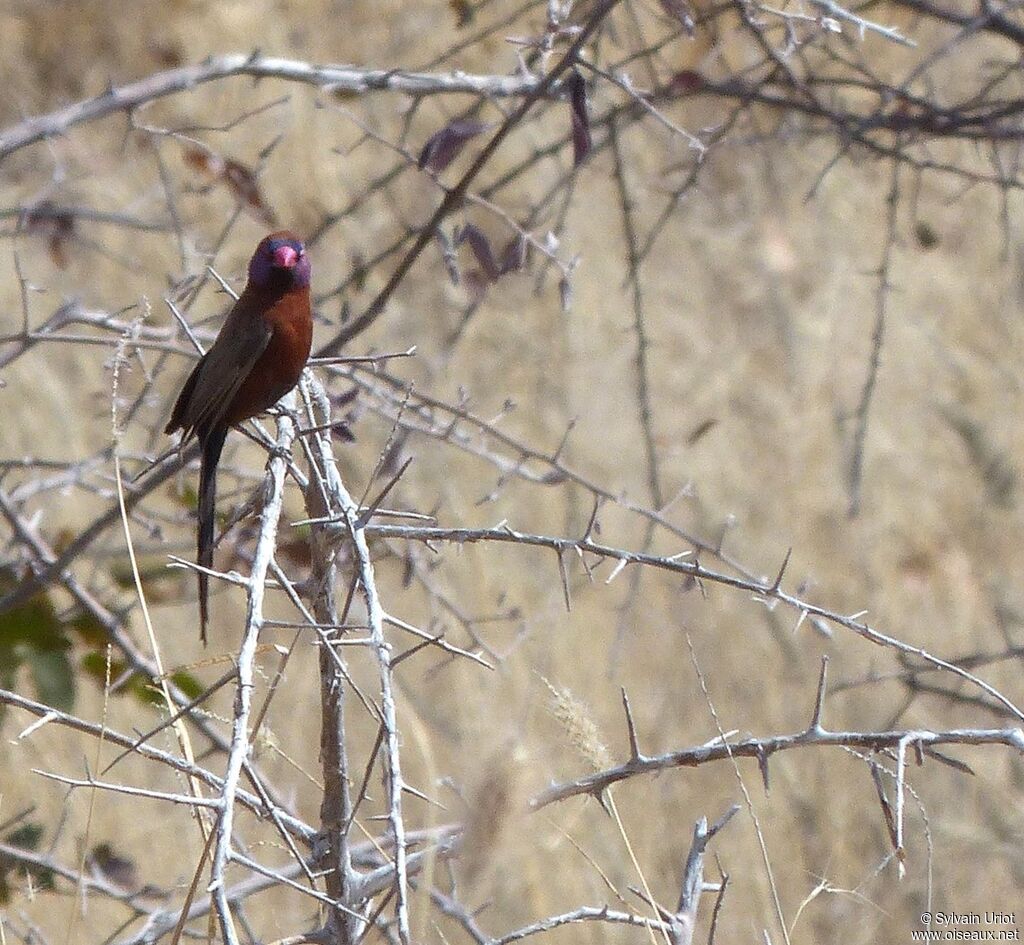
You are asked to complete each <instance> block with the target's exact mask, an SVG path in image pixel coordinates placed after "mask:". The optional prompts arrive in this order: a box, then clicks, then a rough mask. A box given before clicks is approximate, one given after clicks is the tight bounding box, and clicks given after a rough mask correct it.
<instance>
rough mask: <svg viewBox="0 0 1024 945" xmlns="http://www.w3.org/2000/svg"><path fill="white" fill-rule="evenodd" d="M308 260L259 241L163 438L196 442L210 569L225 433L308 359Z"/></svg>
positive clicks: (286, 239)
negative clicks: (240, 288)
mask: <svg viewBox="0 0 1024 945" xmlns="http://www.w3.org/2000/svg"><path fill="white" fill-rule="evenodd" d="M309 276H310V268H309V257H308V256H307V255H306V247H305V246H304V245H303V243H302V240H300V239H299V238H298V237H297V236H296V235H295V234H294V233H292V232H291V231H289V230H281V231H279V232H277V233H271V234H270V235H269V236H267V237H265V238H264V239H263V240H262V241H261V242H260V244H259V246H257V247H256V252H255V253H253V257H252V259H251V260H250V262H249V280H248V282H247V283H246V286H245V290H244V291H243V292H242V294H241V295H240V296H239V298H238V301H237V302H235V304H234V306H233V307H232V309H231V311H230V312H228V317H227V319H226V320H225V322H224V325H223V327H222V328H221V330H220V334H218V335H217V340H216V341H214V343H213V347H212V348H210V350H209V351H207V352H206V354H205V355H203V357H202V359H201V360H200V362H199V363H198V364H197V365H196V366H195V369H194V370H193V371H192V373H191V374H190V375H189V378H188V380H187V381H185V386H184V387H182V389H181V393H180V394H179V395H178V400H177V403H175V405H174V410H173V411H172V412H171V420H170V422H169V423H168V424H167V428H166V429H165V431H164V432H165V433H174V432H175V430H182V431H184V432H183V434H182V438H181V442H182V443H183V444H184V443H186V442H187V441H188V440H189V439H191V437H192V436H196V437H198V438H199V443H200V445H201V447H202V461H201V465H200V472H199V529H198V539H197V546H198V559H199V565H200V566H201V567H203V568H211V567H212V566H213V531H214V512H215V502H216V491H217V463H218V462H219V461H220V454H221V450H222V449H223V447H224V439H225V437H227V435H228V427H230V426H232V425H233V424H236V423H241V422H242V421H243V420H248V419H249V418H250V417H255V416H256V415H257V414H260V413H264V412H265V411H267V410H268V409H269V408H271V407H273V406H274V404H276V403H277V402H278V401H279V400H280V399H281V398H282V397H283V396H284V395H285V394H287V393H288V391H290V390H291V389H292V388H293V387H294V386H295V385H296V384H297V383H298V382H299V377H300V376H301V375H302V369H303V368H304V367H305V366H306V361H307V360H308V359H309V348H310V344H311V343H312V340H313V317H312V313H311V311H310V305H309ZM208 592H209V577H208V575H207V574H206V572H204V571H200V572H199V624H200V631H199V633H200V637H201V639H202V641H203V643H204V644H205V643H206V624H207V619H208V617H209V605H208V601H207V598H208Z"/></svg>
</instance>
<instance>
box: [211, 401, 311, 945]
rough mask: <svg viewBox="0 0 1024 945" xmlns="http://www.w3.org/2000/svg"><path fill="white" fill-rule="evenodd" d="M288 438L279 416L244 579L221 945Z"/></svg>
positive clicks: (216, 875)
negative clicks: (245, 602) (245, 594)
mask: <svg viewBox="0 0 1024 945" xmlns="http://www.w3.org/2000/svg"><path fill="white" fill-rule="evenodd" d="M290 399H291V401H292V403H294V399H295V398H294V395H291V396H290ZM294 437H295V424H294V422H293V421H292V419H291V417H289V416H288V415H287V414H283V415H282V416H281V417H280V418H279V419H278V438H277V449H278V452H277V453H275V454H274V455H273V456H272V457H271V459H270V462H269V463H268V468H267V475H266V480H265V490H266V491H265V499H264V503H263V509H262V512H261V514H260V529H259V538H258V539H257V542H256V553H255V557H254V558H253V563H252V571H251V573H250V575H249V594H248V596H249V604H248V608H247V611H246V618H245V630H244V632H243V634H242V643H241V646H240V647H239V652H238V659H237V683H236V690H235V709H234V724H233V726H232V731H231V747H230V749H229V751H228V764H227V771H226V773H225V775H224V786H223V788H222V790H221V795H220V811H219V813H218V816H217V825H216V841H215V843H214V849H213V865H212V867H211V870H210V892H211V893H212V895H213V900H214V905H215V908H216V910H217V917H218V919H219V920H220V926H221V932H222V934H223V936H224V941H225V942H226V943H228V945H237V943H238V941H239V940H238V936H237V933H236V931H235V925H234V920H233V918H232V915H231V903H230V901H229V900H228V887H227V882H226V877H225V873H226V870H227V866H228V863H229V861H230V860H231V859H232V850H231V841H232V825H233V823H234V815H235V798H236V796H237V793H238V782H239V778H240V776H241V773H242V767H243V765H244V764H245V762H246V759H247V756H248V754H249V747H250V746H249V715H250V709H251V706H252V693H253V689H254V688H255V666H256V648H257V643H258V642H259V633H260V628H261V627H262V626H263V595H264V591H265V589H266V582H267V571H268V570H269V568H270V562H271V560H272V559H273V557H274V549H275V547H276V542H277V524H278V521H279V519H280V517H281V507H282V505H283V502H284V481H285V473H286V471H287V468H288V462H287V460H286V459H285V457H286V455H287V452H288V450H289V449H290V447H291V444H292V442H293V440H294Z"/></svg>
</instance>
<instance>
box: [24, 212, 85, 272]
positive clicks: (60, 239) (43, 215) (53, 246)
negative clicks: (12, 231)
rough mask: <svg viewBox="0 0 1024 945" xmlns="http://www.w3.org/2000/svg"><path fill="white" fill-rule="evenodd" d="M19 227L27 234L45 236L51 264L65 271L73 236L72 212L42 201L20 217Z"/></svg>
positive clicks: (73, 216)
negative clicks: (69, 244) (69, 245)
mask: <svg viewBox="0 0 1024 945" xmlns="http://www.w3.org/2000/svg"><path fill="white" fill-rule="evenodd" d="M19 225H20V227H21V228H22V229H23V230H25V232H27V233H35V234H37V235H40V236H45V237H46V238H47V248H48V249H49V252H50V259H52V260H53V264H54V265H55V266H57V268H58V269H67V266H68V249H67V248H68V243H69V242H70V241H71V239H72V237H73V236H74V235H75V215H74V212H73V211H71V210H68V209H65V208H64V207H59V206H57V205H56V204H55V203H53V202H52V201H50V200H43V201H41V202H40V203H38V204H36V205H35V206H34V207H31V208H30V209H28V210H26V211H25V212H24V213H23V214H22V215H21V220H20V223H19Z"/></svg>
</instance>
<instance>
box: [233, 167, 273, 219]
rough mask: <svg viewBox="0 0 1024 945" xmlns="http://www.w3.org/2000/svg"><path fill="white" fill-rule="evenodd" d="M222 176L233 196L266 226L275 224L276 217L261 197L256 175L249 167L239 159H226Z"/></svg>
mask: <svg viewBox="0 0 1024 945" xmlns="http://www.w3.org/2000/svg"><path fill="white" fill-rule="evenodd" d="M223 176H224V180H225V182H226V183H227V185H228V187H229V188H230V189H231V192H232V193H233V194H234V195H235V197H236V198H238V200H240V201H241V202H242V203H244V204H245V205H246V206H247V207H248V208H249V209H250V210H251V211H252V212H253V214H254V215H255V216H256V217H257V218H258V219H260V220H262V221H263V222H264V223H266V224H267V225H268V226H277V218H276V217H275V216H274V212H273V211H272V210H271V209H270V207H268V206H267V203H266V201H265V200H264V199H263V194H262V193H261V192H260V187H259V183H258V182H257V180H256V175H255V174H254V173H253V172H252V170H251V169H250V168H248V167H246V166H245V165H244V164H242V163H240V162H239V161H234V160H231V159H228V160H226V161H225V162H224V175H223Z"/></svg>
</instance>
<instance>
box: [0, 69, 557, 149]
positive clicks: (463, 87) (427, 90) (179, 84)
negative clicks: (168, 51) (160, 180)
mask: <svg viewBox="0 0 1024 945" xmlns="http://www.w3.org/2000/svg"><path fill="white" fill-rule="evenodd" d="M232 76H249V77H251V78H254V79H283V80H285V81H287V82H300V83H302V84H304V85H313V86H316V87H318V88H322V89H326V90H329V91H332V92H345V93H348V94H353V95H358V94H364V93H367V92H400V93H403V94H405V95H411V96H414V97H417V98H419V97H421V96H424V95H440V94H448V95H450V94H453V93H462V94H468V95H484V96H488V97H490V98H510V97H518V96H523V95H531V94H534V93H536V92H537V90H538V89H539V88H540V87H541V86H542V85H544V86H545V87H544V93H543V94H545V95H548V96H550V97H557V96H558V95H559V94H561V93H560V89H559V88H558V87H557V86H555V85H554V84H553V83H545V80H544V79H543V78H542V77H540V76H534V75H528V74H516V75H508V76H502V75H470V74H468V73H465V72H459V71H456V72H448V73H430V72H404V71H402V70H400V69H358V68H355V67H353V66H330V65H327V66H318V65H314V64H313V63H309V62H303V61H301V60H297V59H276V58H272V57H268V56H261V55H260V54H259V53H258V52H256V53H252V54H250V55H246V54H244V53H234V54H231V55H226V56H212V57H210V58H209V59H207V60H205V61H204V62H201V63H198V64H193V65H188V66H180V67H178V68H176V69H168V70H167V71H165V72H156V73H154V74H153V75H150V76H147V77H146V78H144V79H140V80H139V81H138V82H131V83H129V84H128V85H122V86H118V87H111V88H109V89H107V90H106V91H105V92H102V93H100V94H99V95H95V96H93V97H92V98H87V99H83V100H82V101H80V102H75V103H74V104H73V105H67V106H65V107H64V108H58V109H57V110H56V111H52V112H50V113H49V114H46V115H37V116H35V117H33V118H28V119H26V120H25V121H23V122H19V123H18V124H16V125H11V126H10V127H9V128H6V129H4V130H3V131H0V161H2V160H3V159H4V158H5V157H7V156H8V155H10V154H12V153H13V152H15V151H17V150H18V149H19V148H23V147H25V146H26V145H29V144H33V143H35V142H37V141H42V140H44V139H45V138H51V137H53V136H54V135H60V134H64V132H66V131H67V130H68V129H69V128H71V127H73V126H74V125H79V124H81V123H83V122H87V121H94V120H95V119H97V118H103V117H105V116H106V115H110V114H113V113H114V112H125V111H132V110H133V109H136V108H138V107H140V106H141V105H145V104H146V103H148V102H152V101H155V100H156V99H159V98H163V97H165V96H167V95H173V94H175V93H176V92H187V91H190V90H191V89H194V88H195V87H196V86H199V85H203V84H204V83H206V82H213V81H216V80H218V79H226V78H230V77H232Z"/></svg>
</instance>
